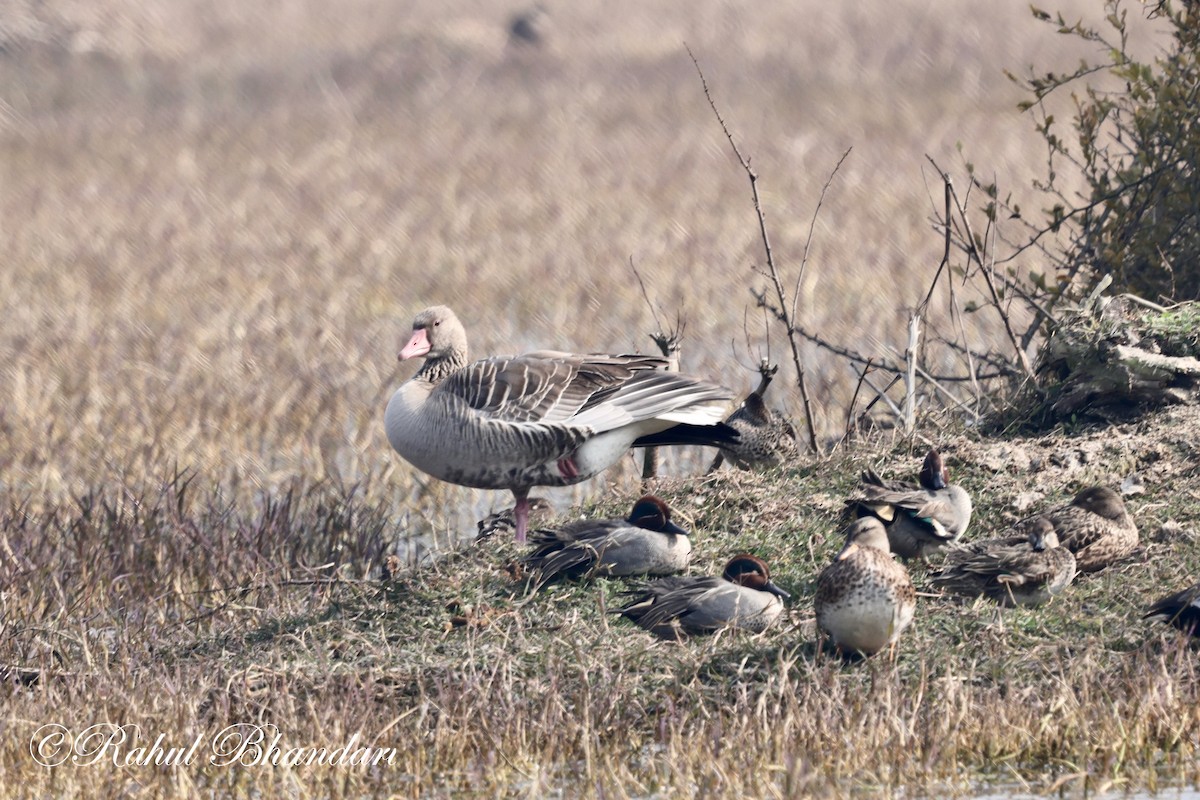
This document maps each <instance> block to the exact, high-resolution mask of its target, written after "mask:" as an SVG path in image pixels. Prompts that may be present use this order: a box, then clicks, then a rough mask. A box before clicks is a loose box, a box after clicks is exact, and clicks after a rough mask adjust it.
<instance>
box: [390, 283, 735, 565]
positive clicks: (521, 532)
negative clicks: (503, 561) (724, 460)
mask: <svg viewBox="0 0 1200 800" xmlns="http://www.w3.org/2000/svg"><path fill="white" fill-rule="evenodd" d="M412 327H413V333H412V338H411V339H410V340H409V342H408V344H406V345H405V346H404V348H403V349H402V350H401V351H400V356H399V357H400V360H401V361H403V360H405V359H409V358H416V357H418V356H423V357H424V358H425V364H424V365H423V366H422V367H421V369H420V370H419V371H418V372H417V374H416V375H414V376H413V377H412V378H410V379H409V380H407V381H406V382H405V383H404V384H403V385H402V386H401V387H400V388H399V389H398V390H397V391H396V393H395V394H394V395H392V399H391V401H390V402H389V403H388V406H387V412H386V414H385V415H384V424H385V427H386V428H387V436H388V441H389V442H391V445H392V447H393V448H394V449H395V450H396V452H397V453H399V454H400V455H401V456H403V457H404V459H405V460H406V461H408V462H409V463H410V464H412V465H413V466H414V467H416V468H417V469H419V470H421V471H422V472H425V473H428V474H430V475H432V476H433V477H435V478H440V479H441V480H444V481H448V482H450V483H456V484H458V485H460V486H471V487H474V488H477V489H509V490H510V491H512V493H513V496H514V497H515V498H516V501H517V502H516V506H515V507H514V509H513V516H514V517H515V521H516V540H517V541H518V542H523V541H525V534H526V531H527V530H528V527H529V501H528V498H529V490H530V489H531V488H532V487H534V486H569V485H571V484H574V483H579V482H581V481H585V480H587V479H588V478H591V477H593V476H595V475H597V474H598V473H600V472H601V471H602V470H604V469H606V468H608V467H609V466H611V465H612V464H613V463H615V462H616V461H617V460H618V459H619V458H620V457H621V456H622V455H624V454H625V452H626V451H628V450H629V448H630V447H646V446H651V445H673V444H699V445H709V446H712V447H720V446H722V445H727V444H731V443H734V442H736V440H737V433H736V431H734V430H733V429H732V428H730V427H729V426H727V425H725V424H723V423H722V422H721V419H722V418H723V417H724V416H725V411H726V409H727V407H728V404H729V401H730V399H732V397H733V394H732V393H731V392H730V391H729V390H728V389H725V388H724V387H721V386H718V385H716V384H714V383H708V382H706V381H701V380H697V379H695V378H689V377H686V376H684V375H680V374H679V373H677V372H664V371H662V369H661V368H662V367H664V366H665V365H666V363H667V362H666V360H665V359H662V358H654V357H651V356H641V355H612V356H610V355H574V354H571V353H559V352H553V351H548V350H543V351H538V352H533V353H526V354H525V355H520V356H498V357H495V358H489V359H485V360H483V361H476V362H474V363H468V362H467V334H466V331H465V330H464V329H463V326H462V323H461V322H459V321H458V317H456V316H455V315H454V312H453V311H451V310H450V309H448V308H446V307H445V306H434V307H433V308H427V309H425V310H424V311H422V312H421V313H420V314H418V315H417V316H416V318H415V319H414V320H413V326H412Z"/></svg>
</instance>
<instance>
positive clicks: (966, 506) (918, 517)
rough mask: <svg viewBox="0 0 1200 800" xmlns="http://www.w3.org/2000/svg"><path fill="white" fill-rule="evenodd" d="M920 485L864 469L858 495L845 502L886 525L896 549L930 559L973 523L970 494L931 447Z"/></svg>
mask: <svg viewBox="0 0 1200 800" xmlns="http://www.w3.org/2000/svg"><path fill="white" fill-rule="evenodd" d="M918 480H919V482H918V483H916V484H912V483H907V482H901V481H895V482H888V481H884V480H883V479H882V478H880V477H879V476H878V475H877V474H875V472H874V471H872V470H867V471H866V472H864V473H863V476H862V482H861V484H860V486H859V492H858V494H856V495H854V496H853V497H851V498H850V499H849V500H847V501H846V505H847V506H848V507H849V509H850V510H851V512H852V513H853V514H854V515H855V516H856V517H859V518H863V517H873V518H875V519H877V520H879V521H880V522H881V523H882V524H883V525H884V527H885V528H886V529H887V536H888V541H889V543H890V545H891V552H893V553H895V554H896V555H898V556H900V557H901V558H904V559H912V558H920V559H921V560H922V561H926V562H928V560H929V556H930V554H932V553H934V552H936V551H938V550H941V549H943V548H945V547H947V546H948V545H950V544H951V543H953V542H955V541H957V540H958V539H959V538H961V537H962V535H963V534H964V533H965V532H966V530H967V526H968V525H970V523H971V496H970V495H969V494H967V491H966V490H965V489H963V488H962V487H961V486H957V485H955V484H952V483H950V471H949V470H948V469H947V468H946V464H945V462H944V460H943V459H942V456H941V454H940V453H939V452H938V451H937V450H936V449H933V450H930V451H929V453H928V454H927V455H926V456H925V461H924V463H923V464H922V465H921V472H920V475H919V479H918Z"/></svg>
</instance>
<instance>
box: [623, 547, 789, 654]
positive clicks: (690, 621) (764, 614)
mask: <svg viewBox="0 0 1200 800" xmlns="http://www.w3.org/2000/svg"><path fill="white" fill-rule="evenodd" d="M631 594H632V595H634V596H635V599H634V600H633V602H631V603H629V604H628V605H626V606H625V607H624V608H620V609H617V612H616V613H619V614H621V615H622V616H624V617H626V618H628V619H630V620H632V621H633V622H634V623H636V624H637V625H639V626H641V627H643V628H645V629H646V630H648V631H650V632H651V633H653V634H656V635H658V636H661V637H663V638H664V639H675V640H677V641H678V640H682V639H685V638H687V636H688V635H691V634H704V633H714V632H716V631H718V630H721V629H722V628H738V629H741V630H748V631H753V632H755V633H758V632H760V631H764V630H766V629H767V627H768V626H769V625H770V624H771V623H773V622H774V621H775V620H776V619H778V618H779V615H780V614H782V613H783V601H784V600H786V599H787V598H788V597H790V596H791V595H789V594H788V593H787V592H785V591H784V590H783V589H780V588H779V587H778V586H776V585H775V584H774V583H772V582H771V573H770V570H769V569H767V565H766V562H764V561H763V560H762V559H761V558H757V557H755V556H752V555H749V554H748V553H743V554H742V555H738V556H734V557H733V558H732V559H730V561H729V563H728V564H726V565H725V572H724V574H723V575H722V577H720V578H712V577H703V578H700V577H678V578H663V579H662V580H658V581H654V582H653V583H651V584H649V585H647V586H646V587H645V588H644V589H641V590H635V591H634V592H631Z"/></svg>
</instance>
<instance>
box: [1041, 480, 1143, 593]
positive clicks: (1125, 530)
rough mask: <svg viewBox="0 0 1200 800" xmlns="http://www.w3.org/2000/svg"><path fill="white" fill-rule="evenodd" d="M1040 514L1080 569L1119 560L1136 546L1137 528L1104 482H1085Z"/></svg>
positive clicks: (1119, 497)
mask: <svg viewBox="0 0 1200 800" xmlns="http://www.w3.org/2000/svg"><path fill="white" fill-rule="evenodd" d="M1042 516H1044V517H1045V518H1046V519H1047V520H1049V521H1050V524H1051V525H1053V526H1054V531H1055V533H1057V534H1058V540H1059V542H1060V543H1061V544H1062V546H1063V547H1066V548H1067V549H1068V550H1070V551H1071V552H1072V553H1074V554H1075V564H1076V568H1077V569H1078V570H1079V571H1080V572H1096V571H1098V570H1101V569H1104V568H1105V567H1107V566H1109V565H1110V564H1112V563H1114V562H1116V561H1120V560H1121V559H1123V558H1125V557H1126V556H1128V555H1129V554H1130V553H1132V552H1133V551H1134V550H1135V549H1136V548H1137V546H1138V530H1137V525H1136V524H1134V521H1133V517H1131V516H1129V512H1128V511H1126V510H1125V502H1124V501H1123V500H1122V499H1121V495H1119V494H1118V493H1117V492H1116V491H1114V490H1113V489H1110V488H1109V487H1107V486H1089V487H1087V488H1085V489H1083V490H1081V491H1080V492H1079V493H1078V494H1077V495H1075V498H1074V499H1073V500H1072V501H1071V502H1070V503H1068V504H1067V505H1065V506H1059V507H1058V508H1055V509H1051V510H1050V511H1047V512H1045V513H1044V514H1043V515H1042Z"/></svg>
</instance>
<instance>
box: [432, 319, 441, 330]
mask: <svg viewBox="0 0 1200 800" xmlns="http://www.w3.org/2000/svg"><path fill="white" fill-rule="evenodd" d="M441 324H442V321H441V320H440V319H436V320H434V321H433V327H435V328H436V327H437V326H438V325H441Z"/></svg>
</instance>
